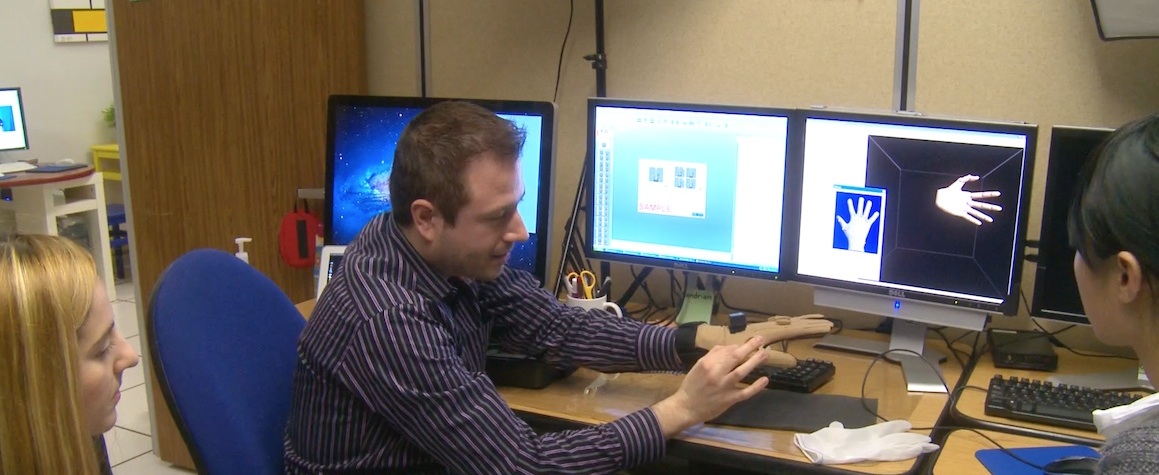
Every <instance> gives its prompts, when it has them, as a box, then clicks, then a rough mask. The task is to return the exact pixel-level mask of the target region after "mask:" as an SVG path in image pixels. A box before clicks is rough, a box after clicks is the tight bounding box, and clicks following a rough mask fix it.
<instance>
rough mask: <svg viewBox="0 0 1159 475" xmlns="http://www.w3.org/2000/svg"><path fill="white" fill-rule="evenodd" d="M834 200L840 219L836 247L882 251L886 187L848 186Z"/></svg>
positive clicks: (867, 251) (875, 252)
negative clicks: (862, 188)
mask: <svg viewBox="0 0 1159 475" xmlns="http://www.w3.org/2000/svg"><path fill="white" fill-rule="evenodd" d="M845 190H848V191H838V192H837V194H836V195H837V198H836V201H835V203H834V205H833V206H834V209H835V210H836V213H835V214H836V215H837V218H836V219H835V220H834V226H833V248H834V249H846V250H850V251H858V252H865V253H869V254H877V253H879V252H881V228H882V226H883V225H884V223H885V213H884V209H883V208H882V205H881V201H882V197H883V196H884V195H885V190H884V189H865V192H858V191H853V190H856V188H845Z"/></svg>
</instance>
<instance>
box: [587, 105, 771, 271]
mask: <svg viewBox="0 0 1159 475" xmlns="http://www.w3.org/2000/svg"><path fill="white" fill-rule="evenodd" d="M791 116H792V111H790V110H786V109H776V108H768V107H748V106H728V105H706V104H677V103H666V102H647V101H635V100H622V99H589V100H588V150H589V153H592V154H593V155H592V160H589V168H588V169H587V170H586V173H587V174H588V175H587V180H588V181H587V183H588V193H587V195H588V201H587V206H588V209H589V210H591V212H590V219H588V223H587V236H588V240H587V242H586V249H585V250H586V251H587V253H588V254H589V256H590V257H593V258H596V259H602V260H607V261H615V262H624V263H635V264H644V265H648V266H653V267H663V268H677V269H683V270H691V271H697V272H707V273H712V274H719V275H726V276H742V277H752V278H760V279H782V278H783V276H784V273H783V262H784V260H785V256H784V255H783V254H782V245H781V244H782V239H781V235H782V230H783V227H784V219H783V212H784V209H783V203H784V201H785V199H786V196H787V195H788V194H789V193H788V192H787V191H786V190H787V188H786V187H787V184H788V180H787V179H786V176H787V174H788V173H789V172H788V171H787V168H788V166H787V165H788V158H789V156H788V130H789V123H790V118H791Z"/></svg>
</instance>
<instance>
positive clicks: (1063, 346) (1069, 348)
mask: <svg viewBox="0 0 1159 475" xmlns="http://www.w3.org/2000/svg"><path fill="white" fill-rule="evenodd" d="M1031 322H1033V323H1034V326H1036V327H1038V329H1039V330H1042V331H1043V332H1046V329H1045V328H1042V325H1039V324H1038V322H1037V321H1034V320H1033V319H1032V320H1031ZM1072 327H1074V325H1071V326H1068V327H1066V328H1063V329H1062V330H1059V331H1056V332H1054V333H1047V336H1054V335H1057V334H1059V333H1062V332H1063V331H1066V330H1070V329H1071V328H1072ZM1054 341H1055V342H1056V344H1057V345H1058V346H1060V347H1061V348H1062V349H1064V350H1066V351H1069V352H1071V353H1074V354H1076V355H1079V356H1089V357H1091V358H1119V359H1124V360H1132V361H1134V360H1135V358H1132V357H1130V356H1122V355H1099V354H1095V353H1083V352H1080V351H1078V350H1075V349H1074V348H1071V347H1070V346H1067V344H1066V343H1063V342H1062V340H1059V339H1057V338H1055V339H1054Z"/></svg>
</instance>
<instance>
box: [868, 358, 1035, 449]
mask: <svg viewBox="0 0 1159 475" xmlns="http://www.w3.org/2000/svg"><path fill="white" fill-rule="evenodd" d="M895 352H896V353H907V354H910V355H912V356H916V357H917V358H919V359H921V360H922V361H925V362H926V364H928V365H930V367H931V368H933V370H934V374H936V375H937V376H938V379H939V380H941V382H942V386H945V388H946V391H947V392H948V394H947V398H946V404H954V399H955V398H956V397H957V395H959V394H960V393H961V391H962V390H964V389H981V390H982V391H985V389H982V388H980V387H977V386H970V385H964V386H961V387H959V388H956V389H954V390H953V391H950V385H949V384H947V383H946V379H945V378H943V377H942V372H941V371H940V370H939V368H938V367H937V366H936V365H934V363H933V362H932V361H930V360H927V359H925V358H924V357H922V355H920V354H918V353H917V352H915V351H911V350H902V349H892V350H887V351H885V352H882V353H881V354H880V355H877V356H876V357H874V358H873V361H870V362H869V367H868V368H866V369H865V376H864V377H863V378H862V379H861V407H862V409H865V411H866V412H868V413H869V414H871V415H873V417H874V418H875V419H874V420H878V419H880V420H881V421H882V422H890V421H889V419H886V418H884V417H882V416H881V414H878V413H877V411H874V410H872V409H870V408H869V404H867V403H866V402H865V401H866V398H865V386H866V384H867V383H868V381H869V372H870V371H871V370H873V365H875V364H877V362H878V361H880V360H882V359H884V358H885V355H887V354H889V353H895ZM947 429H957V430H968V431H970V432H973V433H975V434H978V435H979V436H981V437H982V438H984V439H986V440H988V441H990V443H991V444H994V446H995V447H997V448H998V449H999V450H1001V451H1002V452H1003V453H1005V454H1006V455H1009V456H1010V457H1011V458H1013V459H1015V460H1017V461H1019V462H1022V463H1024V464H1026V465H1029V466H1031V467H1034V468H1035V469H1037V470H1042V468H1043V467H1042V466H1041V465H1036V464H1034V463H1032V462H1030V461H1029V460H1026V459H1024V458H1022V457H1019V456H1018V454H1015V453H1014V452H1012V451H1011V450H1010V449H1007V448H1006V447H1004V446H1003V445H1002V444H999V443H998V441H996V440H994V439H992V438H991V437H990V436H988V435H986V434H984V433H982V432H981V431H979V430H978V429H976V428H973V427H962V426H935V427H912V428H910V430H913V431H922V430H928V431H930V433H931V435H932V434H933V432H934V431H935V430H947Z"/></svg>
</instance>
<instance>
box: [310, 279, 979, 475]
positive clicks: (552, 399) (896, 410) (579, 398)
mask: <svg viewBox="0 0 1159 475" xmlns="http://www.w3.org/2000/svg"><path fill="white" fill-rule="evenodd" d="M314 304H315V301H314V300H307V301H305V302H301V303H299V304H297V307H298V311H300V312H302V315H303V316H304V317H305V318H307V319H309V318H310V312H312V311H313V310H314ZM845 332H846V333H847V334H850V335H856V336H861V337H865V338H870V339H876V340H882V341H884V340H887V339H888V336H887V335H882V334H876V333H870V332H861V331H855V330H846V331H845ZM814 342H816V339H803V340H796V341H793V342H791V343H790V344H789V352H790V353H792V354H793V355H794V356H796V357H798V358H810V357H812V358H821V359H826V360H829V361H832V362H833V364H834V365H836V367H837V374H836V376H835V377H834V378H833V380H832V381H830V382H829V383H827V384H825V385H824V386H822V387H821V388H820V389H818V390H817V391H816V393H815V394H838V395H844V396H853V397H858V396H859V395H860V391H861V381H862V378H863V377H864V376H865V372H866V370H867V369H868V368H869V364H870V362H871V361H872V358H870V357H866V356H861V355H854V354H850V353H844V352H838V351H832V350H824V349H814V348H813V347H812V345H813V343H814ZM926 345H928V346H930V347H931V348H934V349H937V350H940V351H943V352H946V353H947V354H948V353H949V351H948V349H947V348H946V346H945V344H944V343H943V342H942V341H940V340H937V341H935V340H932V339H927V340H926ZM941 368H942V371H943V373H944V376H945V377H946V380H947V381H948V382H949V383H950V385H951V387H952V386H955V385H956V384H955V383H956V382H958V381H959V380H960V379H961V377H962V375H963V368H962V367H960V366H958V364H957V362H956V361H955V360H953V359H952V358H951V359H950V360H949V361H948V362H947V363H945V364H943V365H942V366H941ZM599 377H600V373H598V372H595V371H592V370H588V369H579V370H577V371H576V372H575V373H573V374H572V375H571V376H569V377H568V378H565V379H563V380H560V381H557V382H555V383H553V384H552V385H550V386H548V387H547V388H544V389H523V388H510V387H500V388H499V394H500V395H501V396H502V397H503V399H504V400H505V401H506V402H507V405H508V406H509V407H511V409H512V410H514V411H515V412H517V413H519V414H520V415H521V416H523V417H524V418H525V419H529V420H531V421H535V420H547V421H551V422H553V423H554V424H555V425H557V426H567V427H579V426H585V425H593V424H602V423H606V422H611V421H613V420H615V419H619V418H621V417H623V416H625V415H628V414H631V413H633V412H635V411H638V410H640V409H642V408H645V407H648V406H651V405H652V404H655V403H656V402H658V401H660V400H661V399H664V398H665V397H668V396H669V395H671V394H672V393H673V392H675V391H676V388H678V387H679V386H680V382H681V380H682V379H683V378H684V376H683V375H676V374H658V373H624V374H621V375H620V376H618V377H616V378H615V379H611V380H609V381H607V382H606V383H605V384H604V385H602V386H600V387H599V388H598V389H596V390H595V391H589V392H588V393H587V394H585V391H584V390H585V389H586V388H587V387H588V386H589V385H591V383H592V382H594V381H595V380H596V379H597V378H599ZM865 393H866V397H870V398H877V400H878V401H877V402H878V412H879V413H880V414H881V415H882V416H884V417H886V418H889V419H906V420H909V421H910V422H911V423H912V424H913V426H914V427H916V428H923V427H933V426H935V425H936V424H937V422H938V421H939V420H940V419H941V418H942V414H943V413H944V412H945V411H946V409H947V407H946V406H947V403H948V396H947V395H946V394H922V393H909V392H907V391H906V386H905V377H904V376H903V375H902V373H901V367H900V366H898V365H894V364H891V363H887V362H884V361H879V362H878V363H877V364H875V365H874V366H873V369H872V371H871V372H870V374H869V378H868V379H867V380H866V386H865ZM916 432H921V433H923V434H929V433H930V431H929V430H920V431H916ZM669 455H672V456H675V457H681V458H685V459H688V460H692V461H696V462H703V463H706V464H712V465H723V466H730V467H735V468H745V469H750V470H777V469H785V468H786V465H790V466H794V467H795V468H797V469H809V468H817V469H819V470H824V471H827V472H828V473H833V470H844V471H850V472H855V473H870V474H900V473H909V472H912V471H914V470H916V469H917V468H918V467H919V466H920V463H919V462H921V461H923V458H921V457H919V458H917V459H913V460H907V461H901V462H880V463H860V464H850V465H841V466H834V467H820V466H816V465H813V464H812V463H810V462H809V461H808V459H806V458H805V456H804V455H802V454H801V451H800V450H799V449H797V447H796V446H794V445H793V433H792V432H788V431H773V430H764V429H749V428H742V427H729V426H717V425H706V424H701V425H698V426H695V427H693V428H691V429H689V430H687V431H685V432H684V433H682V434H681V435H679V436H677V437H676V438H675V439H673V441H672V443H671V445H670V450H669Z"/></svg>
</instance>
